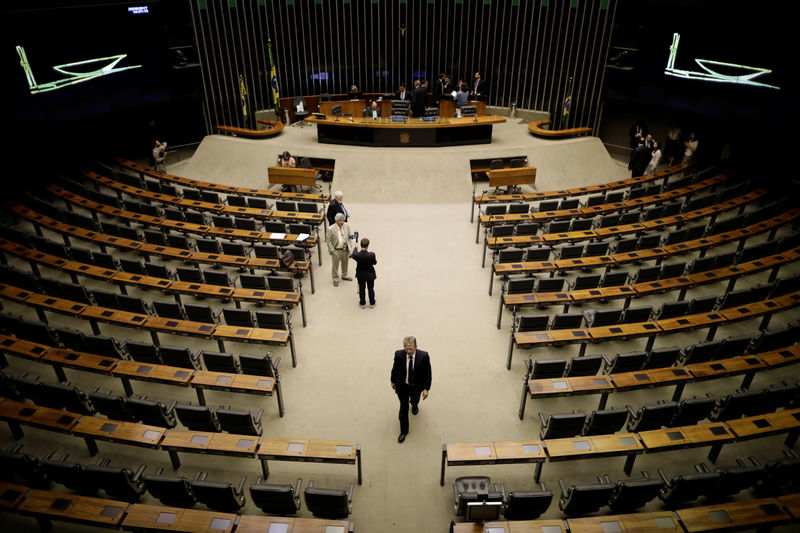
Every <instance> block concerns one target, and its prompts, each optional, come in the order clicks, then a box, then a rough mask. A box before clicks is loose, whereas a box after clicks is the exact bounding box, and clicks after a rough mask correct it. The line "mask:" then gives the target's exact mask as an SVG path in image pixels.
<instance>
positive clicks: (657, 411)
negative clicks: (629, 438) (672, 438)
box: [627, 401, 678, 431]
mask: <svg viewBox="0 0 800 533" xmlns="http://www.w3.org/2000/svg"><path fill="white" fill-rule="evenodd" d="M627 408H628V413H629V417H628V423H627V428H628V431H648V430H651V429H661V427H662V426H668V425H669V424H670V423H671V422H672V419H673V418H674V417H675V414H676V413H677V412H678V404H677V403H676V402H672V401H664V402H661V403H656V404H652V405H645V406H643V407H641V408H640V409H639V410H637V411H634V410H633V408H632V407H631V406H630V405H629V406H627Z"/></svg>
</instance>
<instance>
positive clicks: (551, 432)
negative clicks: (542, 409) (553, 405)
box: [539, 411, 586, 440]
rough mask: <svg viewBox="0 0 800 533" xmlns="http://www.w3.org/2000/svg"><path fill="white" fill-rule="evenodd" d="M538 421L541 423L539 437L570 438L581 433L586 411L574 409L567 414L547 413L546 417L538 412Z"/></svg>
mask: <svg viewBox="0 0 800 533" xmlns="http://www.w3.org/2000/svg"><path fill="white" fill-rule="evenodd" d="M539 422H540V423H541V430H540V431H539V438H540V439H542V440H545V439H563V438H570V437H575V436H577V435H580V434H581V430H582V429H583V426H584V424H585V423H586V413H584V412H582V411H574V412H572V413H569V414H555V415H549V416H548V417H547V419H545V416H544V414H543V413H539Z"/></svg>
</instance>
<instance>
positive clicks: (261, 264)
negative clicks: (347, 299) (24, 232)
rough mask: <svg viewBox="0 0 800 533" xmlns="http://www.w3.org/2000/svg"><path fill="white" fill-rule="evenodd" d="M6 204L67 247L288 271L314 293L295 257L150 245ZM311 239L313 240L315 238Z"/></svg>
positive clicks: (291, 238)
mask: <svg viewBox="0 0 800 533" xmlns="http://www.w3.org/2000/svg"><path fill="white" fill-rule="evenodd" d="M7 207H8V208H9V210H10V211H11V212H12V213H14V214H15V215H17V216H19V217H21V218H23V219H25V220H28V221H29V222H31V223H32V224H33V225H34V228H35V229H36V231H37V232H38V233H41V228H42V227H43V228H47V229H49V230H51V231H54V232H56V233H58V234H60V235H61V236H62V238H63V239H64V243H65V244H66V245H67V246H69V245H70V240H69V239H70V237H74V238H77V239H81V240H84V241H88V242H91V243H94V244H96V245H97V246H99V247H100V249H101V250H103V251H105V249H106V247H108V246H112V247H114V248H118V249H120V250H125V251H128V252H133V253H136V254H139V255H142V256H144V258H145V260H146V261H147V260H149V256H151V255H155V256H158V257H161V258H163V259H165V260H169V259H174V260H179V261H183V262H184V263H188V264H195V265H202V264H207V265H213V266H220V267H221V266H226V267H235V268H240V269H248V270H250V271H251V272H253V271H255V270H288V271H290V272H293V273H295V274H298V275H304V274H309V276H310V279H311V292H312V294H313V292H314V276H313V272H312V270H311V264H310V263H309V262H308V261H301V260H295V261H294V263H292V264H291V265H290V266H288V267H284V266H283V265H281V262H280V261H279V260H278V259H268V258H262V257H250V256H239V255H229V254H216V253H207V252H196V251H191V250H186V249H184V248H175V247H171V246H161V245H157V244H149V243H145V242H142V241H138V240H132V239H125V238H123V237H117V236H114V235H107V234H105V233H100V232H97V231H92V230H90V229H86V228H82V227H80V226H75V225H72V224H67V223H64V222H61V221H58V220H56V219H54V218H51V217H48V216H46V215H43V214H41V213H37V212H35V211H33V210H31V209H28V208H27V207H25V206H24V205H21V204H18V203H14V202H12V203H9V204H7ZM296 237H297V235H291V234H287V235H285V236H284V237H283V238H282V239H278V238H273V239H271V241H272V242H273V244H278V245H283V246H285V245H287V244H294V243H295V239H296ZM313 238H314V239H316V237H313Z"/></svg>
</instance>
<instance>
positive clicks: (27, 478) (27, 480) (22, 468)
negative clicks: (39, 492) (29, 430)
mask: <svg viewBox="0 0 800 533" xmlns="http://www.w3.org/2000/svg"><path fill="white" fill-rule="evenodd" d="M21 448H22V444H20V443H17V444H14V445H13V446H11V447H10V448H8V449H7V450H2V451H0V479H2V480H5V481H8V482H10V483H20V484H23V485H26V486H28V487H37V488H47V487H49V486H50V480H49V479H48V477H47V472H46V471H45V469H44V466H42V463H41V461H40V460H39V458H38V457H37V456H35V455H30V454H27V453H22V452H20V449H21Z"/></svg>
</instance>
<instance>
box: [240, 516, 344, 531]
mask: <svg viewBox="0 0 800 533" xmlns="http://www.w3.org/2000/svg"><path fill="white" fill-rule="evenodd" d="M273 524H276V525H278V524H286V533H347V532H348V531H349V530H350V522H348V521H346V520H326V519H323V518H289V517H284V516H255V515H242V516H241V517H240V518H239V523H238V524H237V525H236V533H268V532H269V528H270V526H272V525H273Z"/></svg>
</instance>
